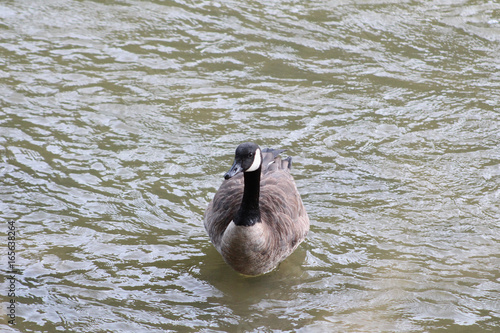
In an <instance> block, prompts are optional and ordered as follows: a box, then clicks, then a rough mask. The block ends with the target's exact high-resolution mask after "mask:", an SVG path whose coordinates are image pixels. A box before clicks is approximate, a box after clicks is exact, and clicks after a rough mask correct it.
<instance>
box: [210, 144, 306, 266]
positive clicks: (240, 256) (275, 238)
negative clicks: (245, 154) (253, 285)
mask: <svg viewBox="0 0 500 333" xmlns="http://www.w3.org/2000/svg"><path fill="white" fill-rule="evenodd" d="M283 151H284V150H278V149H263V150H262V165H261V175H260V177H261V179H260V195H259V207H260V222H259V223H256V224H255V225H253V226H237V225H235V224H234V222H233V219H234V217H235V215H236V214H237V212H238V210H239V209H240V206H241V203H242V199H243V191H244V173H243V172H242V173H239V174H237V175H236V176H234V177H232V178H230V179H227V180H224V181H223V183H222V185H221V187H220V188H219V190H218V191H217V193H216V194H215V196H214V199H213V200H212V201H211V202H210V204H209V206H208V208H207V210H206V212H205V216H204V224H205V228H206V230H207V232H208V234H209V236H210V239H211V241H212V243H213V244H214V245H215V247H216V248H217V250H218V251H219V252H220V253H221V254H222V256H223V257H224V259H225V260H226V262H227V263H228V264H230V265H231V266H232V267H233V268H234V269H235V270H237V271H239V272H240V273H243V274H248V275H258V274H262V273H266V272H268V271H270V270H272V269H273V268H275V267H276V266H277V265H278V264H279V263H280V262H281V261H283V260H284V259H285V258H286V257H287V256H288V255H290V254H291V253H292V252H293V251H294V250H295V249H296V247H297V246H298V245H299V244H300V243H301V242H302V241H303V240H304V238H305V237H306V235H307V232H308V230H309V218H308V216H307V212H306V210H305V207H304V205H303V203H302V199H301V198H300V195H299V193H298V190H297V187H296V185H295V182H294V180H293V177H292V175H291V174H290V172H289V171H290V168H291V158H290V157H288V158H286V159H281V158H280V156H279V154H280V153H281V152H283Z"/></svg>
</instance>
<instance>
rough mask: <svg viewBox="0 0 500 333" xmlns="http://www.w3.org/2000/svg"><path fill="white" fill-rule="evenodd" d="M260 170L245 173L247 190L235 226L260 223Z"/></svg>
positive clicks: (235, 219) (244, 192)
mask: <svg viewBox="0 0 500 333" xmlns="http://www.w3.org/2000/svg"><path fill="white" fill-rule="evenodd" d="M260 170H261V168H258V169H257V170H255V171H251V172H245V173H244V174H243V177H244V179H245V188H244V190H243V199H242V200H241V206H240V209H239V210H238V212H237V213H236V216H235V218H234V224H236V225H243V226H252V225H254V224H255V223H257V222H259V221H260V209H259V195H260Z"/></svg>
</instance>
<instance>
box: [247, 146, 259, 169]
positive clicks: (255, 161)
mask: <svg viewBox="0 0 500 333" xmlns="http://www.w3.org/2000/svg"><path fill="white" fill-rule="evenodd" d="M254 156H255V157H254V158H253V163H252V165H251V166H250V168H248V169H247V170H246V172H250V171H255V170H257V169H258V168H260V164H261V163H262V157H261V156H262V154H261V153H260V149H257V150H256V151H255V155H254Z"/></svg>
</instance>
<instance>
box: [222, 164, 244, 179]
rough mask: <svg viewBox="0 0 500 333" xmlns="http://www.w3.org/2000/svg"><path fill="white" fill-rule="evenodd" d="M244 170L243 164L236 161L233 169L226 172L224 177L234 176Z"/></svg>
mask: <svg viewBox="0 0 500 333" xmlns="http://www.w3.org/2000/svg"><path fill="white" fill-rule="evenodd" d="M242 171H243V168H242V167H241V164H240V163H239V162H237V161H234V163H233V166H232V167H231V169H229V171H228V172H226V174H225V175H224V179H229V178H231V177H234V176H236V175H237V174H239V173H240V172H242Z"/></svg>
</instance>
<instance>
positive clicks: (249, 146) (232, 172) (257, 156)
mask: <svg viewBox="0 0 500 333" xmlns="http://www.w3.org/2000/svg"><path fill="white" fill-rule="evenodd" d="M261 164H262V152H261V151H260V148H259V146H258V145H256V144H255V143H253V142H245V143H242V144H241V145H239V146H238V148H236V153H235V155H234V163H233V166H232V167H231V169H229V171H228V172H226V174H225V175H224V178H225V179H229V178H231V177H234V176H236V175H237V174H238V173H240V172H252V171H256V170H258V169H259V168H260V165H261Z"/></svg>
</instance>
